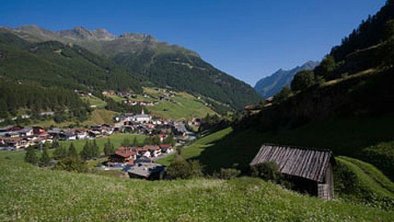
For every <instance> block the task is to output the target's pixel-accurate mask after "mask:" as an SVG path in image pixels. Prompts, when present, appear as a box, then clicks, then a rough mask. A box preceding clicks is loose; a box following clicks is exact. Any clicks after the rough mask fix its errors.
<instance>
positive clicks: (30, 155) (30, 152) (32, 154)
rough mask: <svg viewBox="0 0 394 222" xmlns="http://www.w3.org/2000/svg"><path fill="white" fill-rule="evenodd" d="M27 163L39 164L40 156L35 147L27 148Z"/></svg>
mask: <svg viewBox="0 0 394 222" xmlns="http://www.w3.org/2000/svg"><path fill="white" fill-rule="evenodd" d="M25 161H26V162H28V163H31V164H33V165H37V164H38V156H37V154H36V150H35V149H34V148H33V147H29V148H27V150H26V154H25Z"/></svg>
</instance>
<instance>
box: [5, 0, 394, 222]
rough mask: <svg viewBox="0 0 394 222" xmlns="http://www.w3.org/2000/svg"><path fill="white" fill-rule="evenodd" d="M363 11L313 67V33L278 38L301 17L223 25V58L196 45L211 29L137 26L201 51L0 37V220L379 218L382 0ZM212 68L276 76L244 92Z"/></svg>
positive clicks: (393, 198) (388, 35)
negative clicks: (252, 25) (260, 36)
mask: <svg viewBox="0 0 394 222" xmlns="http://www.w3.org/2000/svg"><path fill="white" fill-rule="evenodd" d="M168 4H170V3H168ZM210 4H211V3H210ZM212 4H213V3H212ZM215 4H218V3H215ZM228 4H229V5H232V4H234V3H231V4H230V3H228ZM250 4H251V5H253V4H252V3H250ZM260 4H262V3H260ZM264 4H268V3H264ZM360 5H361V3H360ZM99 6H100V4H98V5H97V7H99ZM114 7H115V6H114ZM136 7H137V8H138V4H136ZM151 7H152V8H154V6H151ZM194 7H195V9H198V8H200V7H197V6H194ZM281 7H282V6H281ZM309 7H310V6H308V5H307V4H306V5H305V8H307V9H308V10H309V11H308V13H311V14H312V15H314V16H317V14H316V11H315V10H316V9H313V10H311V8H309ZM357 7H358V6H357ZM357 7H356V6H354V8H355V9H356V8H357ZM193 9H194V8H193ZM243 9H244V10H246V9H245V8H243ZM160 10H162V8H160ZM160 10H159V11H160ZM205 10H208V9H205ZM250 10H251V11H255V10H252V8H251V9H250ZM0 11H1V9H0ZM337 11H338V13H339V12H340V10H335V12H337ZM202 12H204V13H208V12H207V11H204V10H203V11H201V13H202ZM256 12H257V11H256ZM262 12H263V11H262ZM262 12H260V11H259V12H258V14H259V16H263V15H260V14H262ZM182 13H186V14H187V13H190V11H187V10H186V11H182ZM182 13H180V14H179V15H178V14H176V16H182ZM374 13H375V14H374V15H370V16H368V17H365V19H364V20H362V21H361V20H360V21H361V23H360V24H359V26H358V27H355V29H354V30H348V32H349V35H347V36H345V37H344V38H343V39H342V40H341V41H338V42H340V43H339V44H338V45H333V46H331V47H332V48H331V50H328V51H325V52H324V53H325V54H324V53H323V54H322V52H321V51H319V54H320V56H322V57H319V59H318V60H317V59H316V57H314V58H308V59H305V57H306V56H308V55H310V54H308V53H311V52H312V51H313V53H315V52H314V50H315V49H316V50H317V48H319V47H323V45H324V44H326V45H327V44H328V43H327V42H328V40H327V39H325V40H326V41H327V42H325V43H324V44H323V42H321V41H322V39H323V37H318V38H315V37H314V36H313V38H314V39H313V41H312V40H311V41H310V42H308V44H307V45H306V46H305V45H303V46H302V47H304V48H303V50H302V52H303V53H305V55H302V56H300V55H297V56H296V55H295V54H297V53H299V51H297V50H296V47H294V48H293V47H291V48H292V49H293V50H294V51H292V50H290V48H289V49H287V48H285V47H289V46H288V44H287V43H286V44H285V43H284V42H281V41H283V39H286V38H287V36H288V35H291V36H294V37H292V39H291V41H292V42H293V41H294V43H293V44H294V45H297V44H299V41H301V40H300V38H299V37H298V34H299V33H301V31H304V29H305V30H308V29H307V28H306V26H307V25H306V23H305V27H302V30H298V31H296V33H295V32H294V31H295V30H293V29H291V30H288V29H289V27H280V26H278V27H277V29H274V30H272V29H267V30H265V29H264V31H267V33H270V34H267V33H265V34H264V40H260V41H259V42H257V41H256V42H254V41H253V40H252V39H254V36H251V35H247V34H245V35H242V36H239V33H238V32H240V33H242V31H240V30H239V29H236V27H237V26H239V24H241V23H242V24H246V23H244V22H245V21H249V22H250V19H251V18H254V17H253V16H256V18H258V16H257V14H256V15H255V14H253V13H252V14H250V15H249V16H252V17H248V16H246V17H242V19H241V20H239V21H236V22H235V20H234V21H233V20H228V21H226V24H228V23H229V24H230V23H231V30H232V29H233V28H234V33H233V32H232V31H231V32H228V33H226V35H228V36H227V37H225V38H222V39H221V41H220V43H223V44H227V47H230V48H231V49H232V50H233V51H236V54H237V53H239V55H238V54H237V57H236V59H234V58H232V59H229V58H230V57H228V56H230V55H227V54H221V55H220V53H219V52H223V51H222V50H223V49H222V48H221V44H218V45H215V44H214V43H218V42H217V39H215V37H214V36H212V37H211V36H207V35H206V33H208V31H209V32H212V33H216V32H217V31H218V30H219V31H221V29H219V27H215V29H218V30H214V29H213V28H212V27H210V26H204V27H199V26H198V25H197V26H195V27H193V28H192V27H191V26H190V31H192V30H194V29H198V30H203V31H202V33H203V34H204V35H196V33H194V35H196V36H194V35H192V34H190V36H189V37H187V38H186V37H185V36H183V39H182V37H181V36H182V35H181V33H182V32H179V31H180V30H177V31H178V32H179V35H180V36H179V37H178V36H177V37H176V38H175V37H174V36H173V35H169V34H172V33H170V32H167V35H165V33H166V32H163V30H161V29H157V30H158V31H157V32H152V33H154V34H155V35H156V34H158V35H157V36H158V37H159V36H160V37H161V38H163V39H178V40H179V39H182V40H181V41H180V42H183V43H185V45H188V46H195V44H196V43H195V42H193V41H196V39H198V40H199V41H205V44H206V46H204V47H202V48H201V46H200V47H197V48H200V49H202V50H201V51H202V54H203V55H204V56H201V55H200V54H199V52H197V51H194V50H191V49H188V48H186V47H183V46H180V45H176V44H172V43H168V42H165V41H162V40H159V39H158V38H156V37H154V36H153V35H151V34H146V33H144V34H142V33H130V32H124V31H125V30H124V29H125V27H123V28H120V27H118V29H117V30H115V32H113V33H112V32H110V31H107V30H106V29H103V28H98V29H91V28H87V27H93V26H92V25H89V26H80V25H78V26H76V27H74V28H64V26H63V25H62V26H59V27H60V28H53V26H49V27H52V29H46V28H44V27H45V26H38V25H22V26H20V25H19V26H16V25H13V26H10V27H8V26H7V27H0V201H1V202H2V203H3V204H2V205H1V206H0V221H393V220H394V182H393V181H394V88H393V87H392V85H393V83H394V75H393V73H394V60H393V58H394V1H392V0H387V1H386V2H385V3H384V4H383V5H381V7H380V9H379V10H377V11H375V12H374ZM323 14H324V13H323ZM147 15H151V14H150V13H148V14H147ZM157 16H158V17H157V18H161V19H163V18H164V19H163V29H164V27H165V25H164V23H165V22H168V21H176V19H175V20H171V19H169V18H170V17H172V16H175V15H166V16H163V15H161V14H158V15H157ZM215 16H216V17H215V19H213V17H207V18H206V19H207V20H209V21H210V20H212V19H213V21H216V19H218V18H219V17H221V16H222V14H215ZM234 16H235V18H237V17H236V15H234ZM298 16H300V15H298ZM347 16H348V15H347ZM115 17H116V16H115ZM167 17H168V19H169V20H167V19H166V18H167ZM288 17H290V16H289V15H286V14H285V13H284V16H283V19H284V18H288ZM137 18H138V17H137ZM144 18H145V17H144ZM152 18H155V19H157V18H156V17H154V16H153V17H152ZM152 18H149V19H152ZM128 19H130V18H128ZM133 19H134V17H133ZM139 19H140V18H139ZM139 19H136V21H139ZM145 19H147V21H148V20H149V19H148V17H146V18H145ZM172 19H174V18H172ZM243 19H245V20H243ZM293 19H294V23H293V22H290V21H287V22H289V24H290V25H295V23H297V22H296V20H297V19H298V17H295V18H292V20H293ZM308 19H310V18H308ZM142 20H143V19H142ZM98 21H99V20H97V22H98ZM202 21H203V20H201V18H200V20H199V22H202ZM204 21H205V20H204ZM300 21H301V20H300ZM360 21H358V22H360ZM238 22H240V23H238ZM303 22H306V21H305V20H304V21H303ZM331 22H332V21H331ZM124 23H125V24H128V25H130V24H131V23H128V22H126V20H125V21H124ZM232 23H234V24H232ZM269 23H273V24H274V23H275V21H273V20H272V21H271V20H269ZM321 23H322V24H321V25H320V23H319V26H318V27H325V26H324V23H323V21H322V22H321ZM349 23H350V21H349ZM105 24H107V23H105ZM122 24H123V23H122ZM185 24H186V23H185ZM201 24H203V23H201ZM145 25H146V27H147V28H148V27H149V23H146V24H144V27H145ZM315 25H316V24H315ZM325 25H327V24H325ZM71 27H72V26H71ZM130 27H132V26H130ZM243 27H244V29H245V30H244V31H246V29H248V28H247V27H248V26H246V25H243ZM156 28H157V27H156ZM200 28H204V29H200ZM221 28H223V30H227V29H226V28H227V26H223V27H221ZM279 28H284V29H286V33H281V34H280V37H278V36H276V35H277V34H278V33H276V31H278V30H279ZM337 28H338V30H340V27H339V26H338V27H337ZM342 28H343V27H342ZM256 29H257V27H256ZM259 29H260V28H259ZM261 29H263V28H261ZM327 29H328V28H327ZM143 30H145V29H143ZM146 30H150V29H146ZM174 30H176V29H174ZM174 30H172V31H171V32H174ZM235 30H238V32H237V31H235ZM275 30H276V31H275ZM316 30H317V29H314V31H316ZM335 30H336V29H335ZM227 31H228V30H227ZM331 31H333V30H331ZM341 31H343V30H341ZM178 32H177V34H178ZM235 32H237V33H235ZM190 33H192V32H190ZM197 34H198V33H197ZM232 35H234V36H238V37H237V38H233V36H232ZM271 35H272V36H276V37H275V38H274V39H271V41H273V42H275V44H276V45H275V44H273V45H275V46H276V48H277V49H275V51H274V50H273V49H271V48H270V47H271V46H270V47H267V50H268V51H270V54H269V56H268V57H269V58H265V57H264V58H263V57H259V56H257V54H255V53H256V52H255V51H259V50H260V51H261V48H258V47H257V46H258V45H259V44H267V43H270V44H271V42H270V41H269V40H265V38H267V39H270V38H272V36H271ZM169 36H172V38H170V37H169ZM316 36H317V34H316ZM307 37H310V36H307ZM326 37H327V36H326ZM189 38H190V39H189ZM304 38H306V37H305V36H304ZM327 38H328V37H327ZM207 39H209V41H208V40H207ZM192 40H193V41H192ZM274 40H275V41H274ZM338 40H339V39H338ZM211 41H212V42H211ZM265 41H266V42H265ZM315 41H316V42H315ZM330 41H331V40H330ZM318 42H320V43H319V44H318ZM251 43H253V44H251ZM256 43H257V44H256ZM312 43H313V44H316V45H313V44H312ZM330 44H331V43H330ZM246 45H247V46H248V47H249V48H248V49H247V54H248V58H241V55H243V56H245V54H244V53H242V52H243V50H245V49H244V48H242V47H243V46H246ZM297 47H301V45H297ZM305 47H307V48H305ZM191 48H192V47H191ZM216 50H217V52H216ZM238 50H239V51H238ZM319 50H321V48H319ZM207 52H210V53H208V55H209V56H207V55H206V54H205V53H207ZM285 54H286V55H285ZM293 54H294V55H293ZM212 55H215V56H214V57H215V58H214V59H212ZM218 55H220V56H219V57H221V56H222V57H223V58H218ZM259 55H260V54H259ZM261 55H262V54H261ZM278 55H281V56H280V58H281V59H283V60H285V59H288V60H289V61H288V63H281V64H287V65H285V66H282V67H294V68H289V69H282V68H281V69H279V70H278V67H276V68H275V69H272V67H273V66H274V64H279V63H276V62H277V61H276V60H277V59H278ZM232 56H234V55H232ZM266 57H267V55H266ZM205 58H207V60H205ZM320 58H321V60H320ZM226 59H228V61H227V65H228V64H229V63H234V64H235V63H239V64H237V65H242V66H243V67H246V66H249V64H255V63H256V61H259V62H261V63H262V64H263V65H264V66H266V67H257V66H256V67H254V68H253V69H255V70H253V69H247V70H246V69H245V70H244V71H243V72H245V73H246V72H249V71H251V70H252V71H253V72H258V73H261V72H263V71H264V72H267V70H278V71H276V72H273V74H272V75H268V76H263V77H261V76H258V78H256V79H259V80H258V81H257V82H256V84H255V86H254V87H252V86H251V85H250V79H251V76H252V75H254V74H253V73H250V74H248V76H247V77H245V78H242V79H248V78H249V79H248V83H246V82H244V81H243V80H239V79H237V78H235V77H233V76H232V75H230V74H227V73H226V72H224V71H222V70H220V69H219V68H217V67H225V66H223V63H222V61H223V60H226ZM246 60H247V61H246ZM319 60H320V61H319ZM207 61H214V63H215V64H217V65H218V66H217V67H215V66H213V65H212V64H210V63H208V62H207ZM299 61H308V62H306V63H305V62H304V64H302V63H300V65H298V66H296V65H294V62H299ZM270 63H272V64H270ZM234 64H232V65H234ZM289 64H292V65H291V66H290V65H289ZM255 65H256V64H255ZM275 66H276V65H275ZM225 68H226V70H237V69H234V68H233V69H231V68H227V67H225ZM256 69H258V70H257V71H256ZM300 206H302V207H300Z"/></svg>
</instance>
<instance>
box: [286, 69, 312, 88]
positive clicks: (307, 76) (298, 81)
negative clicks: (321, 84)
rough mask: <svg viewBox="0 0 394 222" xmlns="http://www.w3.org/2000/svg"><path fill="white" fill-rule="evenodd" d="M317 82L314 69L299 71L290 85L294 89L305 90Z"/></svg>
mask: <svg viewBox="0 0 394 222" xmlns="http://www.w3.org/2000/svg"><path fill="white" fill-rule="evenodd" d="M314 83H315V74H314V73H313V71H310V70H304V71H300V72H298V73H297V74H296V75H295V76H294V79H293V81H291V84H290V87H291V90H292V91H299V90H304V89H306V88H308V87H310V86H312V85H313V84H314Z"/></svg>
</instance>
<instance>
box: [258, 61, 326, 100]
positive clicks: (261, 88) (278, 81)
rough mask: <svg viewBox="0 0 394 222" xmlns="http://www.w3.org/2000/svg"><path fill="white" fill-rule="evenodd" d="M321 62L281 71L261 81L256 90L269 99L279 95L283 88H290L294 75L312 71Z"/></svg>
mask: <svg viewBox="0 0 394 222" xmlns="http://www.w3.org/2000/svg"><path fill="white" fill-rule="evenodd" d="M317 65H319V62H315V61H308V62H306V63H305V64H303V65H301V66H297V67H295V68H293V69H290V70H283V69H279V70H278V71H276V72H275V73H273V74H271V75H269V76H267V77H264V78H262V79H261V80H259V81H258V82H257V83H256V85H255V86H254V89H255V90H256V91H257V92H258V93H259V94H260V95H261V96H262V97H263V98H268V97H271V96H273V95H275V94H276V93H278V92H279V91H280V90H281V89H282V88H283V87H285V86H288V85H289V84H290V82H291V80H293V78H294V75H295V74H297V73H298V72H299V71H302V70H312V69H314V68H315V67H316V66H317Z"/></svg>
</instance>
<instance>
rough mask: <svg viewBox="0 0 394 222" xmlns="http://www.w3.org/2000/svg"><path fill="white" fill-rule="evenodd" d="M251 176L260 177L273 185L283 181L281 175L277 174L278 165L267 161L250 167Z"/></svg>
mask: <svg viewBox="0 0 394 222" xmlns="http://www.w3.org/2000/svg"><path fill="white" fill-rule="evenodd" d="M252 176H254V177H260V178H262V179H264V180H268V181H272V182H275V183H278V182H280V181H281V180H282V179H283V177H282V174H281V173H280V172H279V167H278V164H276V163H275V162H273V161H267V162H264V163H260V164H257V165H255V166H252Z"/></svg>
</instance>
